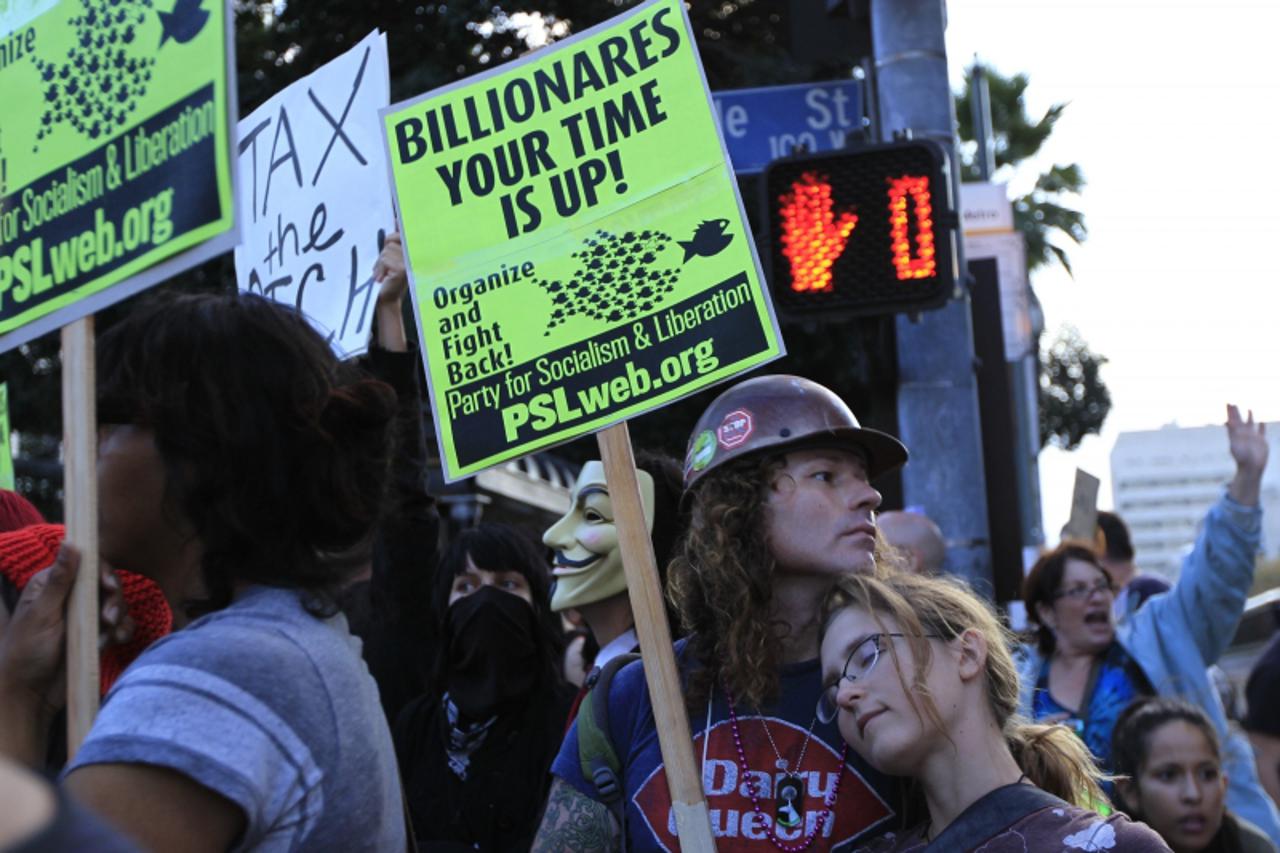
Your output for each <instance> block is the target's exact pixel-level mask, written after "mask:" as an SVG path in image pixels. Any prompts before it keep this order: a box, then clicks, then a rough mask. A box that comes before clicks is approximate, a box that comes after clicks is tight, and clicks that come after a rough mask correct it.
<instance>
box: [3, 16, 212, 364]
mask: <svg viewBox="0 0 1280 853" xmlns="http://www.w3.org/2000/svg"><path fill="white" fill-rule="evenodd" d="M227 8H228V7H227V5H226V4H225V3H224V2H222V0H0V91H3V92H4V93H5V96H4V100H5V109H4V115H3V117H2V118H0V352H3V351H5V350H7V349H10V348H12V347H14V346H17V345H18V344H20V343H23V342H24V341H26V340H30V339H31V338H33V337H36V336H37V335H40V334H44V333H45V332H47V331H50V330H51V329H54V328H58V327H60V326H63V325H66V324H67V323H69V322H70V321H71V320H74V319H77V318H79V317H83V316H86V315H88V314H91V313H93V312H94V311H97V310H99V309H101V308H102V307H104V306H106V305H109V304H111V303H113V302H116V301H118V300H120V299H123V298H124V297H126V296H128V295H131V294H132V293H135V292H137V291H139V290H141V289H143V288H145V287H148V286H150V285H152V284H154V283H156V282H158V281H161V280H163V279H164V278H167V277H169V276H171V275H173V274H175V273H176V272H179V271H180V270H182V269H185V268H187V267H189V266H191V265H193V264H196V263H199V262H201V261H203V260H206V259H207V258H209V257H212V256H213V255H215V254H218V253H220V252H224V251H226V250H228V249H229V248H231V247H232V246H233V245H234V244H235V237H236V235H235V233H234V229H233V221H234V218H233V206H232V201H231V192H232V189H231V188H232V176H231V148H230V140H233V139H234V138H235V137H234V136H233V128H234V127H235V91H234V88H231V87H229V85H228V79H229V75H233V74H234V71H235V62H234V61H233V58H232V54H231V44H232V39H231V36H230V19H229V16H228V14H227ZM232 79H234V78H232Z"/></svg>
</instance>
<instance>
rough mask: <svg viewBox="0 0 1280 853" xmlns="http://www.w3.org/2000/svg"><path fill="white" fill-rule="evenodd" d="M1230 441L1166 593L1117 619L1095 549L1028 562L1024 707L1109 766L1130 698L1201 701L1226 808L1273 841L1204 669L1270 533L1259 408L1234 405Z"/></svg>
mask: <svg viewBox="0 0 1280 853" xmlns="http://www.w3.org/2000/svg"><path fill="white" fill-rule="evenodd" d="M1227 438H1228V440H1229V444H1230V448H1231V455H1232V457H1233V458H1234V460H1235V463H1236V473H1235V477H1234V479H1232V481H1231V483H1230V484H1229V485H1228V486H1227V490H1226V494H1225V495H1224V496H1223V497H1222V498H1221V499H1220V500H1219V501H1218V503H1217V504H1215V505H1214V506H1213V507H1212V508H1211V509H1210V510H1209V514H1208V516H1207V517H1206V518H1205V523H1204V530H1203V532H1202V533H1201V534H1200V537H1199V539H1198V540H1197V542H1196V544H1195V548H1194V549H1193V550H1192V552H1191V553H1190V554H1189V555H1188V556H1187V558H1186V561H1185V562H1184V564H1183V567H1182V573H1181V575H1180V577H1179V579H1178V583H1177V584H1176V585H1175V586H1174V587H1173V589H1172V590H1170V591H1169V592H1167V593H1164V594H1161V595H1157V596H1154V597H1152V598H1151V599H1150V600H1149V601H1147V602H1146V604H1144V605H1143V606H1142V608H1141V609H1140V610H1138V611H1136V612H1134V613H1132V614H1130V615H1129V616H1127V617H1126V618H1125V620H1124V621H1123V622H1121V623H1120V624H1119V625H1116V623H1115V621H1114V619H1113V617H1112V603H1113V598H1114V595H1115V590H1114V587H1113V586H1112V579H1111V576H1110V575H1109V574H1108V573H1107V570H1106V569H1105V568H1103V566H1102V564H1101V563H1100V562H1099V560H1098V557H1097V555H1096V554H1095V553H1094V552H1093V550H1092V549H1091V548H1089V547H1087V546H1085V545H1081V544H1077V543H1064V544H1062V545H1059V546H1058V547H1057V548H1055V549H1053V550H1052V551H1049V552H1048V553H1046V554H1044V555H1043V556H1042V557H1041V558H1040V559H1039V560H1038V561H1037V562H1036V564H1035V566H1034V567H1032V569H1031V572H1030V574H1028V575H1027V579H1026V582H1025V584H1024V586H1023V599H1024V601H1025V603H1026V608H1027V615H1028V617H1029V618H1030V619H1031V620H1032V622H1033V623H1034V625H1035V627H1036V631H1037V636H1036V644H1035V647H1034V648H1031V647H1027V648H1026V649H1025V650H1024V652H1025V654H1024V656H1023V660H1022V662H1021V665H1020V670H1021V673H1020V674H1021V678H1022V703H1021V711H1022V713H1024V714H1026V715H1027V716H1030V717H1031V718H1032V719H1035V720H1040V721H1044V722H1065V723H1066V724H1067V725H1068V726H1070V727H1071V728H1072V729H1074V730H1075V732H1076V733H1077V734H1078V735H1079V736H1080V737H1081V739H1082V740H1083V741H1084V742H1085V744H1086V745H1088V747H1089V749H1090V751H1091V752H1092V753H1093V755H1094V757H1095V758H1096V759H1097V760H1098V762H1099V764H1100V765H1101V766H1102V768H1103V769H1104V770H1106V771H1108V772H1110V771H1112V770H1113V769H1114V768H1113V767H1112V763H1111V740H1112V737H1111V736H1112V731H1113V729H1114V728H1115V723H1116V719H1117V718H1118V717H1119V716H1120V713H1121V712H1122V711H1123V710H1124V709H1125V707H1126V706H1128V705H1129V703H1130V702H1132V701H1133V700H1134V699H1137V698H1140V697H1142V696H1149V695H1157V694H1158V695H1163V696H1173V697H1177V698H1181V699H1185V700H1187V701H1189V702H1191V703H1193V704H1195V705H1197V706H1198V707H1200V708H1201V709H1203V710H1204V712H1205V713H1206V714H1207V715H1208V716H1209V718H1210V719H1211V720H1212V721H1213V724H1214V728H1215V729H1216V730H1217V732H1218V735H1219V737H1220V738H1222V740H1223V742H1224V744H1225V745H1226V748H1225V755H1224V759H1225V761H1224V764H1225V768H1226V771H1227V775H1228V777H1229V778H1230V786H1229V789H1228V793H1227V802H1228V804H1229V806H1230V808H1231V809H1232V810H1233V811H1235V812H1236V813H1237V814H1240V815H1242V816H1243V817H1245V818H1246V819H1247V820H1249V821H1251V822H1253V823H1255V824H1257V825H1258V826H1260V827H1262V828H1263V829H1264V830H1265V831H1266V832H1267V833H1268V834H1269V835H1270V836H1271V837H1272V839H1273V841H1277V840H1280V814H1277V811H1276V808H1275V805H1274V804H1273V803H1271V801H1270V800H1269V798H1268V797H1267V796H1266V795H1265V793H1263V792H1262V789H1261V787H1260V786H1259V784H1258V778H1257V773H1256V770H1255V768H1254V764H1253V757H1252V753H1251V752H1250V750H1249V747H1248V744H1247V742H1245V741H1244V740H1243V739H1242V738H1240V737H1239V736H1238V735H1231V734H1230V733H1229V731H1228V729H1227V719H1226V714H1225V713H1224V711H1223V708H1222V702H1221V700H1220V699H1219V698H1218V694H1217V692H1216V691H1215V690H1214V689H1213V686H1212V684H1211V683H1210V681H1209V677H1208V675H1207V674H1206V672H1205V670H1206V669H1207V668H1208V667H1209V666H1210V665H1212V664H1213V663H1215V662H1216V661H1217V660H1218V658H1219V657H1220V656H1221V655H1222V653H1223V651H1224V650H1225V649H1226V647H1227V644H1228V643H1229V642H1230V641H1231V638H1232V635H1233V634H1234V633H1235V627H1236V624H1237V623H1238V622H1239V620H1240V615H1241V613H1242V612H1243V610H1244V604H1245V598H1246V596H1247V595H1248V592H1249V587H1250V585H1251V583H1252V582H1253V567H1254V555H1255V554H1256V553H1257V551H1258V543H1259V538H1260V535H1261V529H1262V510H1261V508H1260V507H1259V491H1260V487H1261V482H1262V472H1263V470H1264V469H1265V468H1266V464H1267V439H1266V434H1265V430H1264V428H1263V425H1262V424H1260V423H1259V424H1255V423H1254V421H1253V413H1252V412H1250V413H1249V416H1248V419H1247V420H1245V419H1242V418H1241V417H1240V412H1239V410H1238V409H1237V408H1236V407H1235V406H1228V407H1227ZM1107 787H1110V786H1107ZM1108 793H1110V791H1108Z"/></svg>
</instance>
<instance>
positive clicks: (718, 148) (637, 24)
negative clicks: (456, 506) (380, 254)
mask: <svg viewBox="0 0 1280 853" xmlns="http://www.w3.org/2000/svg"><path fill="white" fill-rule="evenodd" d="M382 116H383V123H384V126H383V130H384V132H385V134H386V138H387V145H388V149H389V151H390V161H391V174H392V181H393V183H394V186H395V193H396V200H397V207H398V209H399V211H400V221H401V228H402V232H403V235H404V242H405V247H406V252H407V254H408V259H409V267H410V276H411V281H412V284H413V295H414V303H415V309H416V313H417V320H418V325H419V331H420V333H421V335H420V339H421V340H422V342H423V347H424V353H423V355H424V358H425V359H426V364H427V373H428V376H429V380H430V385H431V398H432V404H433V406H432V408H433V411H434V414H435V418H436V426H437V435H438V436H439V440H440V448H441V457H442V459H443V461H444V467H445V475H446V477H447V478H449V479H451V480H452V479H457V478H459V477H463V476H466V475H468V474H472V473H475V472H476V471H478V470H480V469H482V468H485V467H488V466H491V465H494V464H496V463H499V462H502V461H504V460H507V459H511V458H514V457H517V456H520V455H523V454H526V453H529V452H530V451H533V450H536V449H539V448H543V447H546V446H548V445H551V444H555V443H559V442H563V441H567V440H569V439H572V438H575V437H577V436H580V435H583V434H585V433H589V432H592V431H595V430H598V429H601V428H603V427H605V426H608V425H610V424H613V423H617V422H618V421H621V420H623V419H626V418H629V417H633V416H635V415H638V414H640V413H642V412H645V411H648V410H651V409H655V408H658V407H660V406H663V405H665V404H667V403H670V402H672V401H673V400H675V399H677V398H679V397H681V396H684V395H687V394H690V393H692V392H694V391H697V390H699V389H701V388H704V387H706V386H708V385H711V384H713V383H715V382H719V381H721V380H723V379H725V378H727V377H730V376H732V375H734V374H736V373H739V372H742V371H744V370H747V369H749V368H752V367H755V366H757V365H759V364H762V363H764V362H766V361H769V360H771V359H773V358H776V357H778V356H779V355H781V354H782V342H781V336H780V335H779V333H778V329H777V323H776V321H775V319H774V316H773V308H772V305H771V304H770V302H769V299H768V295H767V291H766V290H765V288H764V287H763V286H762V281H761V276H760V273H759V265H758V261H757V259H756V256H755V246H754V242H753V239H752V236H751V231H750V228H749V226H748V225H747V222H746V217H745V216H744V215H743V212H742V206H741V202H740V200H739V199H738V194H737V185H736V183H735V181H734V178H733V175H732V173H731V171H730V169H729V166H728V163H727V159H726V156H725V151H724V146H723V143H722V140H721V138H720V135H719V131H718V129H717V126H716V122H715V120H714V116H713V113H712V105H711V101H710V97H709V95H708V92H707V87H706V81H705V78H704V76H703V73H702V67H701V65H700V63H699V60H698V55H697V49H696V47H695V45H694V41H693V37H692V35H691V32H690V28H689V22H688V19H687V17H686V15H685V11H684V6H683V5H682V4H681V3H680V2H679V0H654V2H649V3H646V4H643V5H641V6H638V7H636V8H634V9H632V10H630V11H628V12H626V13H624V14H622V15H619V16H618V17H616V18H613V19H612V20H610V21H608V22H606V23H604V24H602V25H600V26H598V27H595V28H593V29H591V30H587V31H585V32H583V33H581V34H579V35H577V36H575V37H574V38H572V39H568V40H566V41H564V42H561V43H559V44H557V45H555V46H554V47H549V48H545V49H543V50H539V51H537V52H535V53H533V54H531V55H529V56H527V57H525V58H523V59H522V60H520V61H518V62H514V63H511V64H509V65H505V66H503V67H501V68H497V69H494V70H493V71H491V72H488V73H486V74H482V75H478V76H475V77H471V78H468V79H467V80H464V81H461V82H459V83H457V84H454V85H452V86H448V87H445V88H442V89H438V90H436V91H433V92H430V93H428V94H426V95H423V96H421V97H419V98H417V99H415V100H412V101H407V102H404V103H401V104H396V105H393V106H391V107H389V108H388V109H386V110H384V111H383V113H382Z"/></svg>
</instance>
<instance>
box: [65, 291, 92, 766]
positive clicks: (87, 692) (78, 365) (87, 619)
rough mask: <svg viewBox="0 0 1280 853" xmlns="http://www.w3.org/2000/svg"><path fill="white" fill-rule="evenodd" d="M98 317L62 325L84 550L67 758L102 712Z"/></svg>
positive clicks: (76, 529) (68, 496)
mask: <svg viewBox="0 0 1280 853" xmlns="http://www.w3.org/2000/svg"><path fill="white" fill-rule="evenodd" d="M95 385H96V382H95V370H94V360H93V317H92V316H89V317H86V318H84V319H82V320H76V321H75V322H74V323H71V324H70V325H68V326H64V327H63V329H62V449H63V456H64V459H65V466H66V476H65V477H64V478H63V493H64V495H65V498H64V501H65V505H66V516H67V541H68V542H71V543H72V544H74V545H75V546H76V547H77V548H79V549H80V574H79V575H78V576H77V577H76V582H75V586H74V587H73V588H72V590H71V602H70V604H69V605H68V607H67V757H68V758H70V757H71V756H73V755H75V752H76V750H77V749H79V748H80V744H81V743H83V742H84V739H85V737H86V736H87V735H88V734H89V727H90V726H92V725H93V718H94V715H95V714H97V713H98V469H97V465H98V418H97V412H96V409H97V407H96V401H95V397H94V395H95V393H96V392H95Z"/></svg>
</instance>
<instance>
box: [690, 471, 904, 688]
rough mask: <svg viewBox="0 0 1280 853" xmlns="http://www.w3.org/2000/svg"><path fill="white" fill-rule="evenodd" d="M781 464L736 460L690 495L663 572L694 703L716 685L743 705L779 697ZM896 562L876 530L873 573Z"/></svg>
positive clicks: (784, 626)
mask: <svg viewBox="0 0 1280 853" xmlns="http://www.w3.org/2000/svg"><path fill="white" fill-rule="evenodd" d="M785 462H786V457H785V454H784V453H776V454H769V455H765V456H753V457H748V458H746V459H739V460H735V461H734V462H731V463H728V464H726V465H725V466H723V467H722V468H719V469H717V470H716V471H714V472H712V473H710V474H708V475H707V476H706V477H705V478H703V480H702V481H701V482H700V483H698V487H697V489H696V490H695V491H694V492H693V494H692V496H691V500H690V504H691V505H690V508H689V527H688V531H687V533H686V534H685V538H684V540H683V541H682V542H681V544H680V547H679V548H677V550H676V553H675V556H674V558H673V559H672V562H671V566H670V568H669V569H668V570H667V580H668V590H667V594H668V597H669V598H670V600H671V603H672V605H673V607H674V608H675V611H676V613H677V614H678V615H679V617H680V624H681V628H682V629H683V631H684V633H685V634H686V635H687V636H688V637H689V651H690V652H691V653H692V655H693V659H694V660H695V661H696V662H697V666H696V668H695V669H694V671H693V672H692V673H691V674H690V675H689V681H688V684H687V686H686V690H685V696H686V700H687V702H688V705H689V707H690V708H691V709H692V708H697V707H700V706H702V705H703V704H705V703H706V701H707V698H708V697H709V696H710V695H711V693H712V691H713V689H714V688H715V687H716V686H724V687H727V688H728V689H729V691H730V693H731V694H732V696H733V697H734V700H735V701H737V702H745V703H746V705H748V706H755V707H761V706H762V705H764V704H766V703H767V702H768V701H770V700H772V699H774V698H776V697H777V695H778V691H779V670H780V668H781V656H782V640H783V638H784V637H785V636H786V634H787V631H788V630H789V626H788V625H787V623H785V622H784V621H782V620H780V619H777V618H776V617H775V616H774V615H773V613H772V607H773V577H774V573H775V572H776V571H777V562H776V561H775V560H774V558H773V553H772V551H771V549H770V546H769V536H768V525H767V523H766V519H765V505H766V503H767V502H768V497H769V489H770V484H771V483H772V482H773V481H774V479H775V478H776V476H777V473H778V471H779V470H780V469H781V468H782V467H783V465H784V464H785ZM901 566H902V560H901V555H900V554H898V553H896V552H894V551H892V550H891V549H890V547H889V546H888V544H887V543H886V542H885V541H884V540H883V539H882V538H881V537H880V536H879V534H877V536H876V572H877V573H879V572H882V571H888V570H891V569H894V568H898V569H900V568H901ZM815 618H816V617H815ZM814 651H815V654H816V651H817V650H816V649H815V650H814Z"/></svg>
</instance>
